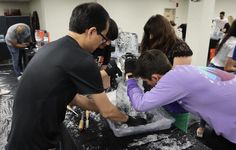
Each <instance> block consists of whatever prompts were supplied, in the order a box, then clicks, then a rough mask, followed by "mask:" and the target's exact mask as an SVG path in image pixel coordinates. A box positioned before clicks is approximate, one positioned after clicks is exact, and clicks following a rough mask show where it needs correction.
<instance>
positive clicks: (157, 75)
mask: <svg viewBox="0 0 236 150" xmlns="http://www.w3.org/2000/svg"><path fill="white" fill-rule="evenodd" d="M151 79H152V81H155V82H157V81H159V80H160V79H161V75H159V74H152V76H151Z"/></svg>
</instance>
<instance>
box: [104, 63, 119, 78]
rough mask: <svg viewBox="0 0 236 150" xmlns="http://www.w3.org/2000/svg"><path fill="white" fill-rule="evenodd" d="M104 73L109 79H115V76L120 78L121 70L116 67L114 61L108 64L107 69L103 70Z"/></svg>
mask: <svg viewBox="0 0 236 150" xmlns="http://www.w3.org/2000/svg"><path fill="white" fill-rule="evenodd" d="M105 71H106V73H107V74H108V75H109V76H111V77H117V75H118V76H119V77H120V76H122V72H121V70H120V69H119V68H118V67H117V65H116V61H115V60H111V61H110V63H109V64H108V65H107V68H106V69H105Z"/></svg>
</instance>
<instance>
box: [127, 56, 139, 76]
mask: <svg viewBox="0 0 236 150" xmlns="http://www.w3.org/2000/svg"><path fill="white" fill-rule="evenodd" d="M136 63H137V58H136V57H135V56H134V55H133V54H131V53H126V55H125V74H126V73H132V74H133V73H134V71H135V69H136Z"/></svg>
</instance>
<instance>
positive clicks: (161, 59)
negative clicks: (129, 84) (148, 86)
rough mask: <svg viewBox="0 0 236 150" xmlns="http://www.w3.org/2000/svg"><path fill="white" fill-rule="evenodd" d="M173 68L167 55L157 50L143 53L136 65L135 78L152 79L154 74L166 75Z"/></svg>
mask: <svg viewBox="0 0 236 150" xmlns="http://www.w3.org/2000/svg"><path fill="white" fill-rule="evenodd" d="M171 68H172V66H171V64H170V62H169V60H168V58H167V57H166V55H165V54H164V53H163V52H162V51H160V50H157V49H152V50H148V51H145V52H143V54H142V55H141V56H140V57H139V58H138V61H137V64H136V71H135V76H137V77H141V78H145V79H151V77H152V75H153V74H155V73H156V74H160V75H164V74H165V73H167V72H168V71H169V70H171Z"/></svg>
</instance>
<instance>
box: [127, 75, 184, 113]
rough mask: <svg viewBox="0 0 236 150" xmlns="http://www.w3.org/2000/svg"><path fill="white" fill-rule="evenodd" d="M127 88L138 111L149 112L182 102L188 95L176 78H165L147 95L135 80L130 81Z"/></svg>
mask: <svg viewBox="0 0 236 150" xmlns="http://www.w3.org/2000/svg"><path fill="white" fill-rule="evenodd" d="M127 86H128V87H127V92H128V96H129V98H130V102H131V104H132V106H133V107H134V109H135V110H137V111H148V110H151V109H153V108H157V107H161V106H164V105H166V104H169V103H172V102H175V101H177V100H181V98H183V97H185V96H186V95H187V90H184V89H183V88H182V87H181V86H180V85H179V84H178V83H177V81H176V80H175V77H165V76H163V77H162V79H161V80H159V81H158V83H157V84H156V86H155V87H153V88H152V89H151V90H150V91H148V92H146V93H144V92H143V90H142V89H141V88H140V87H139V86H138V84H137V81H136V80H135V79H129V80H128V81H127Z"/></svg>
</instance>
